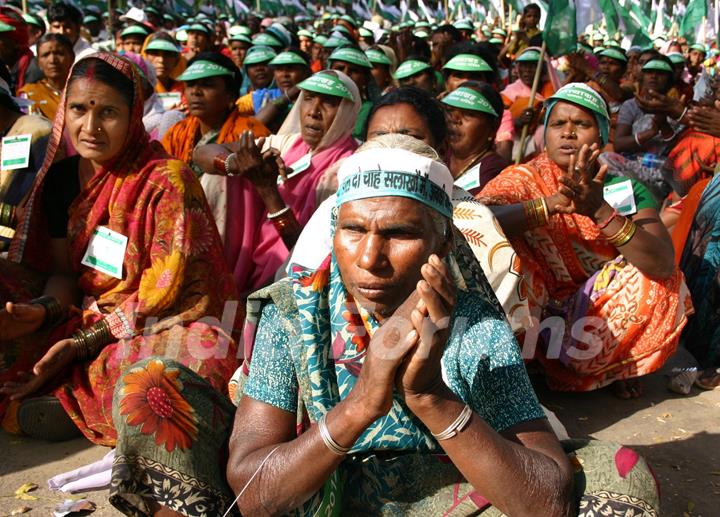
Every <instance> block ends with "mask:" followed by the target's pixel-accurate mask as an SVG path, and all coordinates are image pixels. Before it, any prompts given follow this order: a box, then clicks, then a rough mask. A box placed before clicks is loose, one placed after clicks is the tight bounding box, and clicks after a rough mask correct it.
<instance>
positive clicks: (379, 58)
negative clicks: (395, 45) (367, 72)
mask: <svg viewBox="0 0 720 517" xmlns="http://www.w3.org/2000/svg"><path fill="white" fill-rule="evenodd" d="M365 55H366V56H367V58H368V61H370V62H371V63H373V64H376V65H388V66H390V65H392V61H390V58H389V57H387V56H386V55H385V52H383V51H382V50H377V49H374V48H371V49H369V50H366V51H365Z"/></svg>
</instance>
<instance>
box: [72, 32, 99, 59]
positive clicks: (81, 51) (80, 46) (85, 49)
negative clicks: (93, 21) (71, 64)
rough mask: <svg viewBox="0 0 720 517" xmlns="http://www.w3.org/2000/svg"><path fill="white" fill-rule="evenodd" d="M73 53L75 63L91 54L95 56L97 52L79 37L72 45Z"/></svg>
mask: <svg viewBox="0 0 720 517" xmlns="http://www.w3.org/2000/svg"><path fill="white" fill-rule="evenodd" d="M73 51H74V52H75V62H76V63H77V62H78V61H80V60H81V59H82V58H84V57H87V56H89V55H91V54H95V53H96V52H97V50H95V49H94V48H93V47H92V46H91V45H90V43H88V42H87V41H85V40H84V39H83V38H82V37H79V38H78V39H77V41H76V42H75V45H73Z"/></svg>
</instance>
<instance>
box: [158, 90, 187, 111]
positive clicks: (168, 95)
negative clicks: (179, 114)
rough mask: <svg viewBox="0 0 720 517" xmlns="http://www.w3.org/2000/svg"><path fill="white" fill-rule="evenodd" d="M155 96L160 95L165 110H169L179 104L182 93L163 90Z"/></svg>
mask: <svg viewBox="0 0 720 517" xmlns="http://www.w3.org/2000/svg"><path fill="white" fill-rule="evenodd" d="M157 96H158V97H160V101H161V102H162V105H163V108H165V111H170V110H171V109H174V108H176V107H178V106H180V103H181V102H182V94H181V93H180V92H163V93H158V94H157Z"/></svg>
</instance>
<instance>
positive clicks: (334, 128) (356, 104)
mask: <svg viewBox="0 0 720 517" xmlns="http://www.w3.org/2000/svg"><path fill="white" fill-rule="evenodd" d="M322 73H332V74H335V75H336V76H337V78H338V79H340V80H341V81H342V83H343V84H344V85H345V86H346V87H347V89H348V90H350V93H351V94H352V97H353V100H352V101H351V100H350V99H343V100H342V102H340V107H339V108H338V110H337V113H336V114H335V119H334V120H333V122H332V124H331V125H330V129H328V131H327V133H325V135H323V138H322V140H321V141H320V144H318V146H317V147H316V148H315V149H314V150H313V153H316V152H318V151H320V150H322V149H325V148H326V147H330V146H331V145H333V144H334V143H335V142H337V141H338V140H340V139H341V138H343V137H345V136H347V135H349V134H350V133H352V130H353V129H354V128H355V121H356V120H357V115H358V113H359V112H360V106H361V104H362V101H361V100H360V91H359V90H358V88H357V86H355V82H354V81H353V80H352V79H350V78H349V77H348V76H347V75H345V74H344V73H342V72H340V71H338V70H324V71H323V72H322ZM304 96H305V94H304V92H303V91H302V89H301V90H300V96H299V97H298V98H297V101H295V104H294V105H293V108H292V110H290V113H288V116H287V117H285V122H283V125H282V126H281V127H280V130H279V131H278V132H277V134H278V135H297V134H299V133H300V125H301V122H302V121H301V120H300V105H301V104H302V101H303V98H304Z"/></svg>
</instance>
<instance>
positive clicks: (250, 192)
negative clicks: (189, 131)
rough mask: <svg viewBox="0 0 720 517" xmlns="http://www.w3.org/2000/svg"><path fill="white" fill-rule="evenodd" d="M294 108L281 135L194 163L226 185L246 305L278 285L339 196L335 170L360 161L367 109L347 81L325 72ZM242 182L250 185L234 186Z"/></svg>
mask: <svg viewBox="0 0 720 517" xmlns="http://www.w3.org/2000/svg"><path fill="white" fill-rule="evenodd" d="M298 87H299V88H300V90H301V93H300V96H299V97H298V100H297V102H296V103H295V106H294V107H293V109H292V111H291V112H290V114H289V115H288V116H287V118H286V119H285V123H284V124H283V126H282V127H281V128H280V131H279V132H278V134H277V135H272V136H269V137H267V138H260V139H258V140H255V139H254V135H253V133H252V132H251V131H246V132H245V133H243V135H242V137H241V138H240V141H239V142H232V143H230V144H224V145H217V144H210V145H206V146H201V147H198V148H197V149H196V150H195V153H194V155H193V162H194V163H195V164H197V165H198V166H200V167H202V169H203V171H205V173H207V174H209V175H211V176H209V177H208V178H206V180H207V179H211V181H213V182H216V183H218V184H225V186H226V187H225V188H226V193H227V194H226V200H225V203H226V204H227V207H226V211H225V212H226V214H227V217H226V219H225V220H224V221H216V222H217V223H218V225H219V226H221V225H222V226H223V227H222V228H219V230H220V234H221V235H225V258H226V259H227V261H228V264H229V265H230V268H231V269H232V271H233V274H234V276H235V283H236V285H237V288H238V290H239V292H240V294H241V296H243V297H245V296H247V295H248V294H249V293H251V292H253V291H255V290H257V289H259V288H260V287H263V286H265V285H267V284H269V283H271V282H272V281H273V279H274V277H275V273H276V272H277V270H278V269H279V268H280V267H281V266H282V264H283V263H284V262H285V260H286V259H287V257H288V255H289V250H290V249H291V248H292V247H293V246H294V244H295V241H296V240H297V238H298V236H299V234H300V231H301V230H302V227H303V226H304V225H305V224H306V223H307V221H308V220H309V219H310V216H311V215H312V214H313V212H314V211H315V209H316V208H317V206H318V204H319V203H320V201H322V200H323V199H324V198H325V197H327V196H328V195H330V194H332V193H333V191H334V189H335V188H336V185H337V181H336V179H335V171H336V167H333V165H335V164H336V163H338V162H339V161H340V160H342V159H343V158H345V157H346V156H349V155H350V154H352V153H353V151H354V150H355V148H356V147H357V143H356V142H355V140H354V139H353V137H352V135H351V133H352V130H353V127H354V125H355V119H356V117H357V113H358V110H359V107H360V95H359V92H358V90H357V87H356V86H355V84H354V83H353V81H352V80H350V79H349V78H348V77H347V76H346V75H345V74H343V73H342V72H337V71H322V72H318V73H317V74H315V75H313V76H312V77H310V78H309V79H306V80H305V81H303V82H301V83H299V84H298ZM237 176H240V177H241V178H239V179H242V180H243V181H228V177H237Z"/></svg>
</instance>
